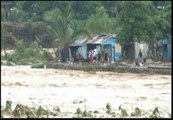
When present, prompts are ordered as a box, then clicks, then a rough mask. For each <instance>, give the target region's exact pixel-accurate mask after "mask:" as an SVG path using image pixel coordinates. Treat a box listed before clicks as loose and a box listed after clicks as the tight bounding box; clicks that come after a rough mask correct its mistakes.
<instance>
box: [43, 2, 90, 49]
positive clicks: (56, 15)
mask: <svg viewBox="0 0 173 120" xmlns="http://www.w3.org/2000/svg"><path fill="white" fill-rule="evenodd" d="M44 20H45V21H47V22H48V24H49V26H48V29H49V31H51V32H52V33H53V34H54V36H55V38H56V40H58V45H59V46H62V47H63V46H66V45H68V44H69V43H71V42H72V41H73V40H74V38H75V36H77V35H79V34H84V33H86V34H88V32H87V31H86V30H84V29H79V30H77V31H74V30H73V29H72V28H71V25H72V22H73V20H72V18H71V3H70V2H67V4H66V5H65V6H64V7H63V8H62V9H59V8H54V9H52V10H50V11H47V12H46V13H45V14H44Z"/></svg>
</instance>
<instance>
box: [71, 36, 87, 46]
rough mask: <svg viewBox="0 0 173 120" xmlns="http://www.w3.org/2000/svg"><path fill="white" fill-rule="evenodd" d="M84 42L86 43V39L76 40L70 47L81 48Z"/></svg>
mask: <svg viewBox="0 0 173 120" xmlns="http://www.w3.org/2000/svg"><path fill="white" fill-rule="evenodd" d="M86 41H87V39H86V38H84V39H78V40H76V41H75V42H74V43H72V44H71V45H70V46H82V45H84V44H85V42H86Z"/></svg>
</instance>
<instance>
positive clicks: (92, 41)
mask: <svg viewBox="0 0 173 120" xmlns="http://www.w3.org/2000/svg"><path fill="white" fill-rule="evenodd" d="M113 36H114V35H110V34H109V35H96V36H94V37H92V38H91V39H86V38H85V39H80V40H76V41H75V42H74V43H72V44H71V45H70V46H82V45H84V44H102V43H103V42H104V41H105V40H107V39H108V38H110V37H113Z"/></svg>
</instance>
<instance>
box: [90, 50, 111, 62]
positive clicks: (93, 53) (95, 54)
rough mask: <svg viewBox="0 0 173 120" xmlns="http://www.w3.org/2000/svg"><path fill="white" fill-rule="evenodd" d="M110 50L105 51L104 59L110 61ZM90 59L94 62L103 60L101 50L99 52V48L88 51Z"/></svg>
mask: <svg viewBox="0 0 173 120" xmlns="http://www.w3.org/2000/svg"><path fill="white" fill-rule="evenodd" d="M108 57H109V55H108V52H107V51H105V53H104V61H105V62H108ZM88 60H89V62H90V63H92V64H96V63H100V62H101V52H100V51H99V52H97V49H93V50H90V51H88Z"/></svg>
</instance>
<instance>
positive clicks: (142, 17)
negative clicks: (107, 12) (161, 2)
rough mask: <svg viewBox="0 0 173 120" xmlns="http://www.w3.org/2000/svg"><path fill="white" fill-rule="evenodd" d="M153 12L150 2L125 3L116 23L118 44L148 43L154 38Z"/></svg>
mask: <svg viewBox="0 0 173 120" xmlns="http://www.w3.org/2000/svg"><path fill="white" fill-rule="evenodd" d="M154 14H155V11H154V9H153V7H152V4H151V2H150V1H135V2H134V1H125V2H123V3H122V10H121V12H120V16H119V19H118V22H117V27H118V35H117V37H118V40H119V42H120V43H130V42H145V41H150V40H151V39H153V38H154V36H155V29H156V28H155V21H154V19H153V15H154Z"/></svg>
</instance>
